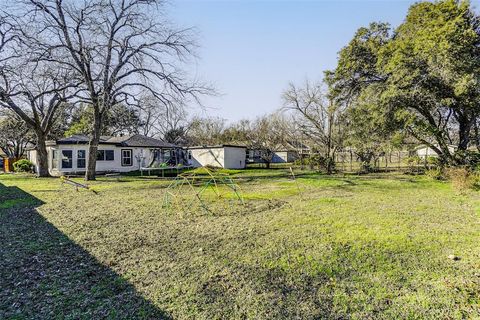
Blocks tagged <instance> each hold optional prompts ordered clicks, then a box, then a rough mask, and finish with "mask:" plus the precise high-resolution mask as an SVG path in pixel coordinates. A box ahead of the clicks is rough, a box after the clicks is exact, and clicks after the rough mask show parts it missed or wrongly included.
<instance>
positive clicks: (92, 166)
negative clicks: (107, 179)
mask: <svg viewBox="0 0 480 320" xmlns="http://www.w3.org/2000/svg"><path fill="white" fill-rule="evenodd" d="M101 134H102V117H101V114H100V113H98V112H97V111H95V119H94V123H93V133H92V138H91V139H90V144H89V146H88V162H87V171H86V172H85V180H87V181H89V180H95V179H96V171H97V170H96V167H97V150H98V143H99V142H100V136H101Z"/></svg>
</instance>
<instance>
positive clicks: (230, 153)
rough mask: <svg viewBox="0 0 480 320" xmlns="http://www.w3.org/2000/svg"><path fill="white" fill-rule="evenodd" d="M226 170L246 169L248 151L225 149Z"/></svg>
mask: <svg viewBox="0 0 480 320" xmlns="http://www.w3.org/2000/svg"><path fill="white" fill-rule="evenodd" d="M224 150H225V151H224V153H225V160H224V166H223V167H224V168H227V169H243V168H245V160H246V156H247V149H245V148H235V147H225V148H224Z"/></svg>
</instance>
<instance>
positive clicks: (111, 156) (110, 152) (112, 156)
mask: <svg viewBox="0 0 480 320" xmlns="http://www.w3.org/2000/svg"><path fill="white" fill-rule="evenodd" d="M105 160H106V161H114V160H115V153H114V152H113V150H105Z"/></svg>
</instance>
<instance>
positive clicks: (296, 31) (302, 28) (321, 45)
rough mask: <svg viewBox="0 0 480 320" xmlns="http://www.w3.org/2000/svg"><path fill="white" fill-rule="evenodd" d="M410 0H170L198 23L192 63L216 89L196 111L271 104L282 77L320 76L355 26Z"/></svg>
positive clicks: (229, 115) (230, 111)
mask: <svg viewBox="0 0 480 320" xmlns="http://www.w3.org/2000/svg"><path fill="white" fill-rule="evenodd" d="M414 2H416V1H408V0H404V1H400V0H391V1H388V0H384V1H380V0H377V1H360V0H350V1H346V0H345V1H343V0H338V1H321V0H317V1H313V0H311V1H295V0H291V1H287V0H277V1H274V0H263V1H260V0H257V1H254V0H243V1H242V0H235V1H227V0H224V1H211V0H210V1H207V0H171V2H170V7H169V15H170V17H171V18H172V20H173V21H175V22H176V23H177V24H180V25H181V26H195V27H196V28H197V29H198V32H199V35H198V42H199V44H200V49H199V50H198V54H199V60H198V62H197V65H196V67H195V70H192V71H193V72H195V73H196V74H198V76H199V77H200V78H202V79H204V80H206V81H208V82H210V83H212V84H213V85H214V86H215V87H216V88H217V90H218V91H219V92H220V93H221V95H220V96H216V97H208V98H205V99H203V101H204V104H205V105H206V106H207V107H208V108H207V109H206V111H204V112H201V113H203V114H205V113H206V114H208V115H213V116H219V117H222V118H225V119H228V120H230V121H234V120H238V119H241V118H255V117H256V116H259V115H262V114H266V113H269V112H272V111H274V110H276V109H278V108H279V107H280V106H281V93H282V91H283V90H284V89H285V88H286V86H287V84H288V83H289V82H295V83H301V82H302V81H304V80H305V79H306V78H309V79H312V80H320V79H321V78H322V74H323V71H324V70H328V69H333V68H334V67H335V65H336V58H337V53H338V51H339V50H340V49H341V48H342V47H343V46H345V45H346V44H347V43H348V42H349V41H350V39H351V38H352V37H353V35H354V33H355V31H356V30H357V29H358V28H359V27H362V26H367V25H368V24H369V23H370V22H372V21H385V22H389V23H391V24H392V25H393V26H397V25H398V24H400V23H401V22H402V21H403V19H404V17H405V15H406V13H407V10H408V7H409V6H410V5H411V4H412V3H414ZM472 3H474V4H475V6H476V7H478V1H472ZM197 110H198V109H197ZM194 112H195V111H194ZM196 112H197V113H199V111H196Z"/></svg>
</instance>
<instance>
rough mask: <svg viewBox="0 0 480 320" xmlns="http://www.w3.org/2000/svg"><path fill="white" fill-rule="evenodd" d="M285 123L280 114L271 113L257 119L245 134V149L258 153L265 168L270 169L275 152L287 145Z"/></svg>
mask: <svg viewBox="0 0 480 320" xmlns="http://www.w3.org/2000/svg"><path fill="white" fill-rule="evenodd" d="M285 121H286V119H285V118H284V117H282V115H281V114H279V113H273V114H270V115H265V116H262V117H258V118H257V119H255V121H253V122H252V123H251V128H250V131H249V133H248V134H247V141H246V143H247V147H248V148H249V149H252V150H256V151H258V152H259V156H260V158H261V160H262V161H263V162H264V163H265V165H266V167H267V168H270V164H271V163H272V161H273V157H274V156H275V151H276V150H279V149H282V148H283V147H284V146H285V144H286V143H287V137H288V130H286V129H287V128H288V126H287V125H286V123H285Z"/></svg>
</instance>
